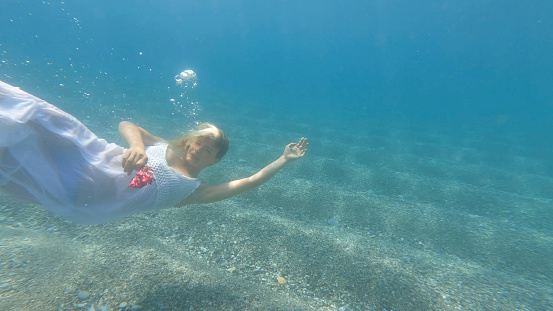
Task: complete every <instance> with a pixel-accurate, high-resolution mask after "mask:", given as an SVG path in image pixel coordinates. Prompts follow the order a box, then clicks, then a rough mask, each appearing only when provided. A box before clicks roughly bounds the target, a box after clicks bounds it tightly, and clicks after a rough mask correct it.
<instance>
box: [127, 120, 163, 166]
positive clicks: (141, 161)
mask: <svg viewBox="0 0 553 311" xmlns="http://www.w3.org/2000/svg"><path fill="white" fill-rule="evenodd" d="M119 134H120V135H121V137H122V138H123V139H124V140H125V141H126V142H127V144H129V149H127V150H125V153H124V154H123V158H122V160H121V166H122V167H123V171H125V173H127V174H130V173H131V172H132V171H133V170H135V171H138V170H139V169H141V168H142V167H143V166H144V165H146V163H147V162H148V156H147V155H146V146H151V145H153V144H155V143H156V142H160V141H164V140H163V139H161V138H159V137H156V136H154V135H152V134H150V133H149V132H148V131H146V130H145V129H143V128H141V127H140V126H138V125H136V124H134V123H132V122H129V121H122V122H121V123H119Z"/></svg>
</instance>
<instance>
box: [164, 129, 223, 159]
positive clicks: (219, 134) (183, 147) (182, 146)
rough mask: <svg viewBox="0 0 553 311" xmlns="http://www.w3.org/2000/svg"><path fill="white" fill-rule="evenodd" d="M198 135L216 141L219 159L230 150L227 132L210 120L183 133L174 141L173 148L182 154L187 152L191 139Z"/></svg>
mask: <svg viewBox="0 0 553 311" xmlns="http://www.w3.org/2000/svg"><path fill="white" fill-rule="evenodd" d="M197 137H206V138H209V139H212V140H213V141H214V142H215V147H217V149H218V151H217V155H216V156H217V159H219V160H221V159H222V158H223V157H224V156H225V154H226V153H227V151H228V148H229V140H228V138H227V136H226V135H225V133H224V132H223V131H221V129H219V128H218V127H216V126H215V125H213V124H211V123H208V122H204V123H200V124H198V125H197V126H196V128H194V129H193V130H191V131H189V132H187V133H183V134H182V136H181V137H180V138H179V139H177V140H175V141H173V142H172V145H173V148H175V149H176V150H177V151H178V152H180V153H181V154H186V151H187V149H188V147H189V146H190V141H192V140H193V139H195V138H197Z"/></svg>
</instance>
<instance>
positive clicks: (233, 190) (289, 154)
mask: <svg viewBox="0 0 553 311" xmlns="http://www.w3.org/2000/svg"><path fill="white" fill-rule="evenodd" d="M308 145H309V143H307V139H306V138H302V139H300V141H299V142H298V143H291V144H288V145H287V146H286V148H285V149H284V153H283V154H282V155H281V156H280V157H279V158H278V159H277V160H276V161H274V162H273V163H271V164H269V165H267V166H265V167H264V168H263V169H262V170H260V171H259V172H257V173H255V174H254V175H252V176H250V177H247V178H243V179H238V180H233V181H231V182H228V183H224V184H220V185H207V184H201V185H200V186H199V187H198V189H196V191H194V193H192V194H191V195H190V196H188V197H187V198H186V199H184V200H183V201H182V202H181V205H186V204H204V203H211V202H217V201H221V200H224V199H228V198H231V197H233V196H235V195H237V194H240V193H242V192H244V191H248V190H250V189H253V188H255V187H258V186H260V185H262V184H263V183H265V182H266V181H267V180H269V179H271V178H272V177H273V176H275V174H276V173H278V171H280V169H282V168H283V167H284V166H285V165H286V164H287V163H289V162H291V161H294V160H297V159H299V158H301V157H303V156H304V155H305V152H306V151H307V146H308Z"/></svg>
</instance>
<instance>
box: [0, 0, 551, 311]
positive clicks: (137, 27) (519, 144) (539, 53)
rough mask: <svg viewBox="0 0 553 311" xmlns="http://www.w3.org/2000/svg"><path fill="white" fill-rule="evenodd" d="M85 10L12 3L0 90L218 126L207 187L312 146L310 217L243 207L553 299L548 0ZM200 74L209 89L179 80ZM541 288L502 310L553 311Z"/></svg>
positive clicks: (87, 109) (165, 121)
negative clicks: (239, 168) (418, 249)
mask: <svg viewBox="0 0 553 311" xmlns="http://www.w3.org/2000/svg"><path fill="white" fill-rule="evenodd" d="M83 2H84V1H65V2H61V1H31V0H21V1H16V0H4V1H2V2H1V3H0V80H3V81H5V82H7V83H10V84H13V85H16V86H20V87H22V88H23V89H24V90H26V91H27V92H29V93H32V94H34V95H36V96H38V97H41V98H43V99H45V100H47V101H49V102H51V103H52V104H55V105H57V106H58V107H60V108H62V109H64V110H66V111H68V112H70V113H72V114H74V115H75V116H76V117H78V118H79V119H80V120H82V121H83V122H84V123H85V124H86V125H87V126H89V127H90V128H91V129H92V130H93V131H94V132H95V133H97V134H98V135H99V136H101V137H105V138H107V139H109V140H110V141H114V142H117V143H121V140H120V139H119V138H118V136H117V132H116V129H117V124H118V122H119V121H121V120H132V121H134V122H137V123H139V124H141V125H143V126H144V127H147V128H148V129H151V130H152V131H153V132H155V133H156V134H158V135H162V136H168V137H169V138H172V135H173V134H174V133H177V132H179V131H181V130H185V129H186V128H188V127H189V126H190V125H191V124H192V123H194V122H198V121H210V122H214V123H216V124H218V125H219V126H221V128H223V129H224V130H225V131H226V132H227V134H228V136H229V137H230V139H231V151H230V152H229V154H228V156H227V157H228V160H227V164H224V163H221V165H223V166H222V167H223V168H224V170H222V171H223V172H227V173H221V172H217V171H209V172H208V173H207V175H206V176H205V178H206V179H207V180H209V181H210V182H218V181H219V182H222V181H226V180H228V179H229V178H234V177H235V176H234V174H232V173H228V172H231V171H232V169H233V167H235V166H236V165H247V166H248V167H252V168H261V167H262V166H263V165H265V164H266V163H268V162H270V160H271V159H272V158H273V154H274V155H278V152H279V151H280V150H281V149H282V147H283V146H284V145H285V144H286V143H288V142H289V141H292V140H297V139H299V138H300V137H301V136H306V137H308V138H309V140H310V142H311V147H310V150H309V154H308V156H307V157H306V158H305V159H302V162H301V163H299V164H297V165H295V166H294V167H291V168H290V169H289V170H290V171H289V172H288V171H287V173H285V174H290V175H285V176H292V178H296V179H298V178H299V180H301V181H304V182H305V183H307V184H308V185H309V186H306V185H305V183H299V184H298V185H296V186H294V187H293V190H294V191H297V192H298V193H297V195H298V196H302V197H303V196H305V197H309V199H304V200H300V201H301V202H302V204H303V205H302V206H301V207H298V208H293V207H292V206H294V203H293V201H292V200H291V199H290V198H288V197H286V196H285V195H284V196H283V195H282V194H278V193H275V192H278V191H277V190H275V191H272V190H270V187H271V186H268V187H269V188H268V189H267V190H264V191H265V192H260V193H259V192H254V193H253V194H246V196H245V197H244V198H246V199H244V200H245V201H247V199H251V200H257V201H256V202H259V204H260V205H264V204H266V205H267V206H272V207H274V206H281V210H279V212H278V213H279V215H280V216H282V217H284V218H285V219H299V220H300V221H305V222H308V223H309V222H313V221H314V222H320V223H322V224H330V225H331V226H332V227H337V228H342V229H344V228H345V229H348V228H351V230H361V231H363V230H365V231H367V232H369V234H370V235H371V236H372V233H375V234H377V235H378V234H380V235H382V236H385V237H388V238H390V240H391V241H396V242H397V243H399V244H398V245H402V244H401V243H402V242H399V241H400V238H401V239H402V237H404V236H405V237H410V239H411V242H412V243H413V245H418V242H419V241H417V239H418V238H419V237H423V238H422V239H426V240H428V241H431V242H429V243H430V244H432V246H428V247H429V251H430V252H435V253H436V254H442V255H443V254H448V255H452V256H458V257H459V258H461V260H468V261H471V260H475V261H479V260H482V262H483V264H484V265H485V266H488V267H491V268H490V269H491V271H493V272H496V273H498V274H501V273H506V274H509V273H513V275H516V276H517V277H520V278H524V277H528V278H530V279H532V278H536V279H538V280H540V281H536V283H534V285H535V286H538V287H539V284H542V283H540V282H543V284H544V285H543V286H542V288H546V289H547V290H545V291H546V292H547V291H548V293H551V291H550V289H552V288H553V284H552V282H551V278H553V265H552V264H551V262H549V261H548V259H547V258H550V257H549V256H550V255H552V254H553V249H552V244H551V242H550V241H551V237H552V236H553V231H551V227H550V222H551V221H553V210H552V208H553V205H551V200H553V188H552V186H553V165H552V164H551V159H552V158H553V157H552V156H553V153H552V152H551V150H553V143H552V141H553V134H552V133H553V125H552V124H553V117H552V116H553V87H552V86H553V57H552V51H553V32H552V31H551V29H553V18H552V17H551V12H553V3H551V2H550V1H544V0H537V1H532V2H520V1H473V0H470V1H461V2H460V1H425V2H423V3H421V2H420V1H403V0H393V1H381V0H374V1H355V0H352V1H313V0H308V1H288V0H282V1H246V0H242V1H234V0H231V1H176V0H171V1H151V0H150V1H146V0H141V1H106V0H100V1H88V2H86V3H83ZM185 69H192V70H194V71H195V72H196V73H197V75H198V86H197V87H196V88H194V89H187V90H184V89H182V88H179V87H177V86H176V85H175V80H174V76H175V75H177V74H179V73H180V72H181V71H183V70H185ZM181 94H184V97H183V98H184V99H182V102H183V103H184V104H185V105H184V108H180V109H179V107H175V105H174V104H173V102H172V101H171V99H175V98H178V96H180V95H181ZM191 103H197V104H195V105H192V104H191ZM251 146H255V147H256V148H261V149H262V150H263V152H261V153H256V149H255V148H254V149H252V148H253V147H251ZM250 147H251V148H250ZM258 150H259V149H258ZM280 182H282V183H283V184H286V183H285V181H284V180H281V181H279V180H277V181H276V182H275V185H281V184H280ZM282 187H284V188H278V187H277V189H285V190H284V191H290V188H286V187H285V186H282ZM294 193H295V192H294ZM330 193H333V195H330ZM336 193H337V194H336ZM372 196H379V199H378V200H376V199H374V198H373V197H372ZM380 196H382V197H380ZM384 198H386V199H384ZM388 199H389V200H392V201H394V200H396V201H394V202H396V203H393V202H392V203H390V202H387V201H386V200H388ZM237 200H238V201H236V202H242V201H240V200H241V199H237ZM384 201H386V202H387V203H382V204H384V205H385V206H386V208H387V209H389V210H388V211H387V212H386V211H383V210H382V209H378V208H377V207H378V206H379V205H378V203H377V202H384ZM398 202H399V203H398ZM401 202H403V203H405V204H403V203H401ZM242 203H243V204H246V203H244V202H242ZM394 204H395V205H396V206H397V209H394V208H392V207H391V206H394ZM424 206H426V207H427V208H428V211H427V212H421V214H417V216H416V219H409V217H408V215H405V214H403V213H404V212H405V210H404V209H406V208H413V209H417V210H419V209H420V208H422V209H423V210H424V208H423V207H424ZM428 206H430V207H432V208H430V207H428ZM298 209H301V212H300V211H298ZM367 209H368V210H369V213H367ZM407 214H408V213H407ZM430 214H431V215H430ZM373 216H374V217H373ZM442 218H445V219H447V220H441V219H442ZM476 219H480V220H478V221H477V220H476ZM482 219H483V220H482ZM426 221H430V222H431V223H428V222H426ZM444 221H445V222H444ZM473 221H474V222H475V223H472V222H473ZM479 221H481V222H480V223H481V224H482V226H484V224H485V223H488V224H492V225H490V226H491V227H493V228H495V229H494V230H492V229H489V228H488V229H486V228H484V227H478V225H476V223H478V222H479ZM345 229H344V230H345ZM484 231H485V233H483V232H484ZM492 231H493V232H492ZM371 232H372V233H371ZM480 233H481V234H480ZM507 233H508V234H507ZM502 235H503V236H505V238H504V239H502V238H501V236H502ZM529 237H533V238H534V239H535V240H534V239H531V241H529V240H528V239H529ZM401 241H403V240H401ZM423 243H424V242H422V240H421V244H420V245H423ZM405 247H408V246H405ZM409 247H410V246H409ZM479 247H485V248H491V249H490V250H489V253H486V252H484V251H482V249H480V248H479ZM484 253H485V254H484ZM529 254H532V255H531V256H530V255H529ZM528 256H530V257H532V258H534V259H532V258H530V257H528ZM482 258H483V259H482ZM517 286H518V287H517V288H523V287H524V286H522V285H520V284H517ZM346 287H347V286H346ZM344 288H345V287H344ZM494 291H495V292H500V290H499V289H494ZM351 292H355V291H353V290H352V291H351ZM481 294H482V295H485V294H484V291H483V292H482V293H481ZM354 295H356V297H357V298H358V300H357V303H358V304H359V306H364V305H363V303H364V302H363V301H364V300H363V295H361V294H360V293H358V292H356V293H355V294H354ZM449 295H451V296H454V294H451V293H450V294H449ZM477 296H478V295H477ZM521 296H523V294H521ZM538 296H539V298H535V300H530V301H527V300H524V299H522V298H520V297H519V296H516V295H511V296H510V298H509V299H511V300H509V302H507V303H506V304H505V305H510V306H515V307H516V308H520V309H530V310H532V309H535V310H544V308H548V307H549V308H552V301H553V299H552V298H551V296H548V295H546V294H543V295H541V296H540V295H538ZM500 297H503V296H501V295H500ZM366 299H367V300H370V299H369V298H366ZM444 299H445V298H444ZM359 301H361V302H359ZM365 302H366V301H365ZM366 303H368V302H366ZM368 305H371V304H368ZM374 305H378V304H373V305H371V306H374ZM459 305H460V306H462V303H459ZM505 305H503V306H505ZM353 306H354V305H353V304H352V305H351V308H353V309H355V308H354V307H353ZM453 306H454V304H451V308H452V309H453V308H454V307H453ZM473 307H474V306H473ZM480 307H481V308H489V309H498V310H499V309H501V307H500V306H499V307H498V305H495V304H494V302H491V301H488V302H482V301H481V305H480ZM359 308H361V307H359ZM465 308H466V309H471V306H470V305H465Z"/></svg>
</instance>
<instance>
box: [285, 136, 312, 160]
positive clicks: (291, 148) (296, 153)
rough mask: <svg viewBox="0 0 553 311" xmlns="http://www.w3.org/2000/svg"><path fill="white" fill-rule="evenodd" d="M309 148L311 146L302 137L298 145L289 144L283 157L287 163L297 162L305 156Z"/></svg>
mask: <svg viewBox="0 0 553 311" xmlns="http://www.w3.org/2000/svg"><path fill="white" fill-rule="evenodd" d="M307 146H309V143H308V142H307V138H305V137H302V138H301V139H300V141H299V142H298V143H297V144H295V143H291V144H288V145H287V146H286V148H284V153H283V154H282V157H283V158H284V159H285V160H286V161H293V160H297V159H299V158H301V157H303V156H304V155H305V152H306V151H307Z"/></svg>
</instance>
